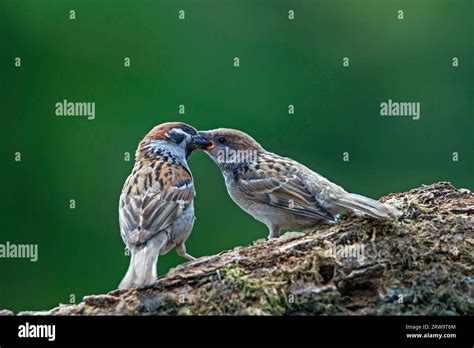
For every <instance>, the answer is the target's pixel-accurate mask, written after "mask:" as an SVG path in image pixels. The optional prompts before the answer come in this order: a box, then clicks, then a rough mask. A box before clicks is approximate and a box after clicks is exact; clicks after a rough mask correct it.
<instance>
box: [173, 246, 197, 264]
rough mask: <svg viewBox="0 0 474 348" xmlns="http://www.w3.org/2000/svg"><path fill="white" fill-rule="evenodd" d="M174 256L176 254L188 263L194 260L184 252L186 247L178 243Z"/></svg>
mask: <svg viewBox="0 0 474 348" xmlns="http://www.w3.org/2000/svg"><path fill="white" fill-rule="evenodd" d="M176 254H178V255H179V256H181V257H184V258H185V259H187V260H188V261H194V260H196V258H195V257H193V256H191V255H189V254H188V253H187V252H186V246H185V245H184V243H180V244H178V245H177V246H176Z"/></svg>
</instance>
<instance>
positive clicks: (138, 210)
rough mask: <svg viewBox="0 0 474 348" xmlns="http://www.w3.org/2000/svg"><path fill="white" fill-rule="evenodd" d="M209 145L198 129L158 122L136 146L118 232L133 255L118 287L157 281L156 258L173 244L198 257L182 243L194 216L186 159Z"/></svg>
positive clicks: (120, 205)
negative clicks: (195, 151) (196, 150)
mask: <svg viewBox="0 0 474 348" xmlns="http://www.w3.org/2000/svg"><path fill="white" fill-rule="evenodd" d="M210 145H211V143H210V142H209V141H207V140H206V139H205V138H204V137H203V136H201V135H199V134H198V133H197V131H196V129H194V128H193V127H191V126H189V125H187V124H184V123H179V122H169V123H163V124H160V125H158V126H156V127H155V128H153V129H152V130H151V131H150V132H149V133H148V134H147V135H146V136H145V138H143V140H142V141H141V142H140V144H139V145H138V149H137V151H136V153H135V165H134V167H133V171H132V173H131V174H130V175H129V177H128V178H127V180H126V181H125V185H124V187H123V190H122V194H121V195H120V203H119V221H120V233H121V235H122V239H123V241H124V242H125V244H126V246H127V248H128V249H129V250H130V253H131V257H130V266H129V268H128V271H127V274H126V275H125V277H124V278H123V280H122V282H121V283H120V285H119V289H127V288H131V287H144V286H147V285H150V284H152V283H153V282H155V280H156V277H157V274H156V263H157V261H158V256H159V255H163V254H166V253H167V252H168V251H169V250H170V249H172V248H173V247H176V251H177V253H178V255H180V256H182V257H185V258H187V259H188V260H193V259H194V258H193V257H192V256H191V255H189V254H188V253H187V252H186V247H185V245H184V243H185V241H186V240H187V239H188V237H189V235H190V234H191V230H192V228H193V224H194V219H195V217H194V205H193V199H194V196H195V190H194V185H193V177H192V175H191V171H190V170H189V167H188V164H187V162H186V159H187V157H188V156H189V155H190V154H191V152H192V151H193V150H195V149H203V148H206V147H208V146H210Z"/></svg>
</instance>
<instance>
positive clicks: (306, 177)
mask: <svg viewBox="0 0 474 348" xmlns="http://www.w3.org/2000/svg"><path fill="white" fill-rule="evenodd" d="M199 134H201V135H202V136H203V137H205V138H206V139H208V140H209V141H210V142H212V144H213V146H210V147H208V148H207V149H206V150H205V152H206V153H207V154H208V155H209V156H210V157H211V158H212V159H213V160H214V162H215V163H216V164H217V166H218V167H219V168H220V170H221V171H222V174H223V176H224V179H225V184H226V186H227V191H228V193H229V195H230V197H231V198H232V199H233V200H234V202H235V203H236V204H237V205H238V206H239V207H240V208H242V209H243V210H244V211H245V212H247V213H248V214H250V215H251V216H253V217H254V218H255V219H256V220H258V221H260V222H262V223H264V224H265V225H266V226H267V227H268V230H269V235H268V238H269V239H270V238H276V237H279V235H280V230H281V229H300V228H309V227H314V226H316V225H318V224H320V223H322V222H335V221H336V218H337V216H339V214H342V213H344V212H347V211H350V210H359V211H362V212H364V213H367V214H369V215H370V216H372V217H374V218H377V219H389V218H393V217H397V216H399V215H400V212H399V211H397V210H396V209H395V208H392V207H390V206H388V205H384V204H382V203H379V202H377V201H375V200H373V199H371V198H367V197H364V196H361V195H358V194H354V193H348V192H346V191H345V190H344V189H343V188H342V187H340V186H338V185H336V184H334V183H332V182H330V181H329V180H328V179H326V178H325V177H323V176H321V175H319V174H318V173H316V172H314V171H312V170H311V169H309V168H307V167H305V166H304V165H302V164H301V163H298V162H296V161H294V160H292V159H290V158H286V157H282V156H280V155H277V154H275V153H271V152H269V151H266V150H265V149H264V148H263V147H262V146H261V145H260V144H259V143H258V142H256V141H255V140H254V139H253V138H252V137H251V136H249V135H248V134H246V133H244V132H241V131H238V130H234V129H226V128H219V129H214V130H209V131H201V132H199Z"/></svg>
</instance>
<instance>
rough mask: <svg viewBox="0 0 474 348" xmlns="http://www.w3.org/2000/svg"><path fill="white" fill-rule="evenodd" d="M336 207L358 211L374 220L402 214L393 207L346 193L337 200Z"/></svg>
mask: <svg viewBox="0 0 474 348" xmlns="http://www.w3.org/2000/svg"><path fill="white" fill-rule="evenodd" d="M338 205H340V206H342V207H344V208H350V209H355V210H360V211H362V212H364V213H367V214H369V215H370V216H372V217H374V218H376V219H390V218H396V217H399V216H400V215H401V214H402V213H401V212H400V211H399V210H397V209H395V208H393V207H390V206H388V205H385V204H382V203H380V202H377V201H376V200H373V199H371V198H368V197H364V196H361V195H358V194H355V193H347V194H346V195H344V196H342V197H341V198H339V200H338Z"/></svg>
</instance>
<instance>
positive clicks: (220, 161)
mask: <svg viewBox="0 0 474 348" xmlns="http://www.w3.org/2000/svg"><path fill="white" fill-rule="evenodd" d="M199 134H200V135H202V136H203V137H204V138H206V139H207V140H209V141H210V142H211V143H212V144H211V146H208V147H207V148H205V151H206V153H207V154H208V155H209V156H210V157H211V158H212V159H213V160H214V162H216V164H217V165H218V166H219V167H220V168H221V169H225V168H227V169H231V168H233V167H235V166H236V165H238V164H242V163H250V162H253V161H255V160H256V156H257V153H258V152H259V151H264V150H263V148H262V146H261V145H260V144H259V143H257V142H256V141H255V139H253V138H252V137H251V136H250V135H248V134H246V133H244V132H241V131H239V130H235V129H228V128H218V129H213V130H208V131H200V132H199Z"/></svg>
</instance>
